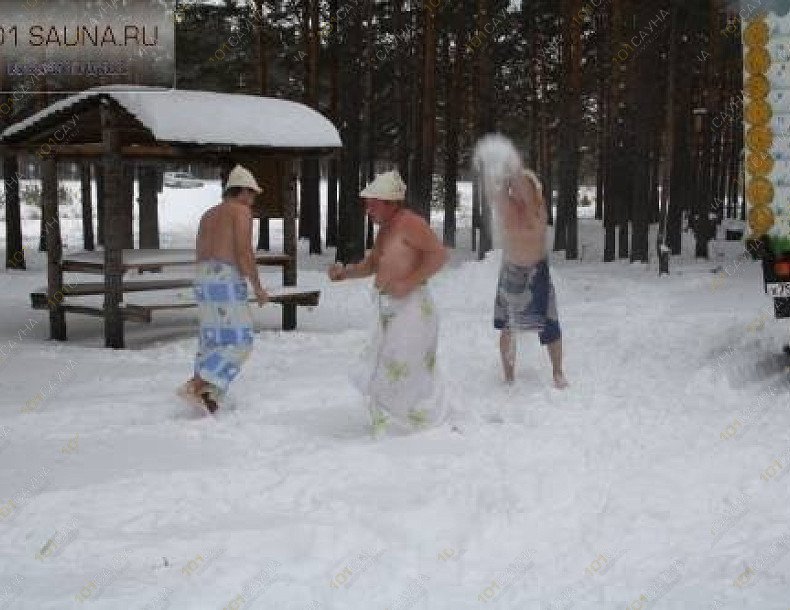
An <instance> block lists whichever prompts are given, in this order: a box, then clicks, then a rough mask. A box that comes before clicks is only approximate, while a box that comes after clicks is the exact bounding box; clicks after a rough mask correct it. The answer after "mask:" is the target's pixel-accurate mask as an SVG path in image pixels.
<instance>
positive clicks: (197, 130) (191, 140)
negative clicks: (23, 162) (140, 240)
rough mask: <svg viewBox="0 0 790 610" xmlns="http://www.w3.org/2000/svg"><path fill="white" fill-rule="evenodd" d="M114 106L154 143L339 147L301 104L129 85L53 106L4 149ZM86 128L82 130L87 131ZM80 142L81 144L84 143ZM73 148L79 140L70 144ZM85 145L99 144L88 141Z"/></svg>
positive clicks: (10, 135) (7, 135)
mask: <svg viewBox="0 0 790 610" xmlns="http://www.w3.org/2000/svg"><path fill="white" fill-rule="evenodd" d="M102 100H111V101H112V102H115V103H116V104H117V105H118V106H119V107H120V108H121V109H122V111H124V112H125V113H126V114H127V115H128V116H129V118H131V119H133V120H134V121H135V122H137V123H138V124H139V126H140V127H142V128H144V129H145V130H146V131H147V132H149V134H150V139H151V140H155V141H157V142H159V143H167V144H174V145H179V144H182V145H203V146H205V145H208V146H211V145H216V146H233V147H251V148H267V149H280V150H294V151H295V150H302V151H306V150H311V149H323V150H326V151H329V149H336V148H340V147H341V141H340V136H339V134H338V132H337V129H336V128H335V126H334V125H333V124H332V123H331V121H329V120H328V119H327V118H326V117H324V116H323V115H322V114H320V113H319V112H316V111H315V110H313V109H312V108H309V107H307V106H305V105H303V104H300V103H298V102H292V101H288V100H282V99H275V98H268V97H261V96H255V95H242V94H235V93H215V92H211V91H191V90H184V89H162V88H158V87H142V86H134V87H133V88H132V87H130V86H128V85H108V86H103V87H94V88H92V89H88V90H86V91H82V92H80V93H77V94H75V95H72V96H70V97H68V98H65V99H63V100H60V101H58V102H55V103H53V104H51V105H50V106H48V107H47V108H44V109H43V110H41V111H39V112H37V113H35V114H33V115H32V116H30V117H29V118H27V119H24V120H23V121H20V122H18V123H16V124H14V125H11V126H9V127H8V128H7V129H6V130H5V131H4V132H3V133H2V141H3V143H4V144H6V143H12V144H13V143H16V142H21V141H24V140H26V139H27V138H29V137H30V136H31V135H33V134H35V133H36V132H39V131H42V130H44V131H45V130H47V129H48V128H50V127H52V126H54V125H57V124H60V123H62V122H63V121H64V119H65V118H66V117H68V118H69V119H71V116H72V115H73V114H76V115H77V116H79V115H78V113H79V112H80V111H85V110H86V109H90V107H92V106H94V107H98V105H99V104H100V103H101V102H102ZM83 127H84V126H83ZM79 140H81V141H85V140H83V138H80V139H79ZM70 141H71V142H74V141H75V140H70ZM87 141H95V138H90V137H89V138H88V139H87Z"/></svg>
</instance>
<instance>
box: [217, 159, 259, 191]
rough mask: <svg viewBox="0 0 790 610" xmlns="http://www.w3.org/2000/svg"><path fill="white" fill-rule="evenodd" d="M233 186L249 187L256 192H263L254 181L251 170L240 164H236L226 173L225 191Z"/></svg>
mask: <svg viewBox="0 0 790 610" xmlns="http://www.w3.org/2000/svg"><path fill="white" fill-rule="evenodd" d="M234 186H237V187H241V188H245V189H250V190H251V191H255V192H256V193H258V194H260V193H262V192H263V189H262V188H261V187H259V186H258V183H257V182H256V181H255V176H253V175H252V172H251V171H250V170H248V169H247V168H246V167H244V166H242V165H237V166H236V167H234V168H233V169H232V170H231V172H230V174H229V175H228V182H227V183H226V184H225V190H226V191H227V190H228V189H229V188H233V187H234Z"/></svg>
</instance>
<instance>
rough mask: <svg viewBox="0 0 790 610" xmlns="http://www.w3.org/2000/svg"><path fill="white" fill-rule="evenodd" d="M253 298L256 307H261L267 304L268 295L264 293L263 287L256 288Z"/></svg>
mask: <svg viewBox="0 0 790 610" xmlns="http://www.w3.org/2000/svg"><path fill="white" fill-rule="evenodd" d="M255 298H256V299H257V301H258V306H259V307H263V306H264V305H266V303H268V302H269V293H268V292H266V290H265V289H264V288H263V286H258V287H256V288H255Z"/></svg>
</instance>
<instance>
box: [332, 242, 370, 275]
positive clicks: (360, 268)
mask: <svg viewBox="0 0 790 610" xmlns="http://www.w3.org/2000/svg"><path fill="white" fill-rule="evenodd" d="M376 269H378V250H377V249H376V248H373V250H371V251H370V252H368V253H367V254H366V255H365V258H363V259H362V260H361V261H360V262H358V263H352V264H351V265H340V264H335V265H333V266H332V267H330V268H329V277H330V278H331V279H332V280H333V281H338V280H351V279H356V278H361V277H368V276H370V275H373V274H374V273H376Z"/></svg>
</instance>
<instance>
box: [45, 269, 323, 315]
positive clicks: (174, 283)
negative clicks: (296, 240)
mask: <svg viewBox="0 0 790 610" xmlns="http://www.w3.org/2000/svg"><path fill="white" fill-rule="evenodd" d="M154 284H158V285H156V286H154ZM190 286H192V281H191V280H189V279H178V280H164V281H151V280H148V281H129V282H125V283H124V285H123V288H124V292H125V293H126V292H139V291H143V290H146V291H147V290H168V289H174V288H186V287H190ZM101 294H104V285H103V284H100V283H99V282H89V283H85V284H76V285H75V284H72V285H71V286H64V287H63V296H64V298H65V297H66V296H89V295H101ZM320 298H321V292H320V291H319V290H300V289H297V288H281V289H278V290H272V291H269V302H271V303H275V304H277V305H290V306H294V307H296V306H299V307H316V306H317V305H318V302H319V300H320ZM249 302H250V303H256V302H257V301H256V300H255V299H254V298H251V299H249ZM30 304H31V307H32V308H33V309H44V310H46V309H49V303H48V298H47V292H46V290H44V289H43V288H41V289H39V290H38V291H36V292H31V293H30ZM60 307H61V308H62V309H63V311H69V312H72V313H81V314H85V315H89V316H99V317H100V316H103V315H104V309H103V308H101V307H92V306H90V305H77V304H72V303H61V305H60ZM192 307H197V303H196V302H195V301H194V300H192V299H189V300H186V299H185V300H183V301H181V300H179V301H177V302H168V303H152V304H149V303H146V304H134V303H126V304H124V305H123V306H122V307H121V312H122V315H123V317H124V320H131V321H135V322H146V323H148V322H151V316H152V314H153V313H154V312H155V311H164V310H169V309H188V308H192Z"/></svg>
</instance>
